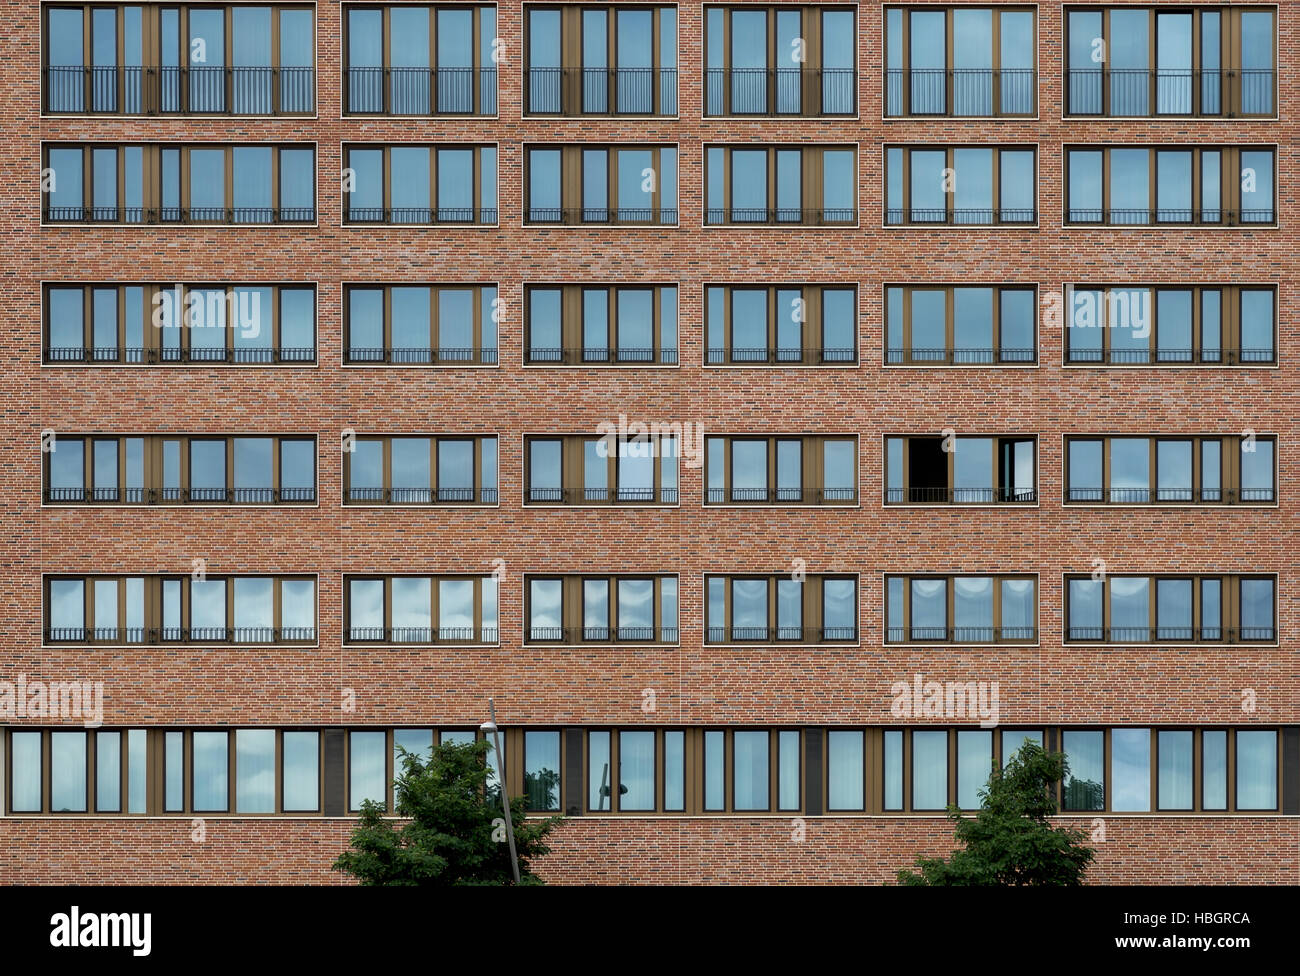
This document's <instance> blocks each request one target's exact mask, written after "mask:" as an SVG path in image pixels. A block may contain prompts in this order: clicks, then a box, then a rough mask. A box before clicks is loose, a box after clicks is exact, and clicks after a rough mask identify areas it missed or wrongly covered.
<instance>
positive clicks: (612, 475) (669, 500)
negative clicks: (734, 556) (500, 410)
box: [523, 431, 683, 508]
mask: <svg viewBox="0 0 1300 976" xmlns="http://www.w3.org/2000/svg"><path fill="white" fill-rule="evenodd" d="M607 438H612V439H611V440H608V441H607V443H608V444H609V445H610V446H614V449H613V450H609V449H608V448H607V450H606V454H607V456H606V457H605V458H604V459H603V460H605V461H606V462H607V463H608V467H607V469H606V473H605V487H604V488H603V489H592V490H588V489H587V487H586V477H585V474H586V471H585V468H586V465H585V453H586V445H587V444H588V442H597V441H602V440H607ZM664 439H667V435H665V437H664ZM675 439H676V441H677V443H676V446H675V448H674V451H675V452H676V453H674V454H673V455H672V456H671V457H670V458H665V457H664V454H665V451H664V449H663V448H661V447H660V446H659V445H660V441H661V437H660V435H658V434H650V433H646V434H645V435H644V437H642V436H634V435H633V433H632V432H631V431H629V432H628V436H620V435H619V434H618V433H617V432H614V433H612V434H610V435H601V434H549V433H548V434H527V433H526V434H524V438H523V457H524V505H525V507H528V506H542V505H551V506H554V505H563V506H586V507H600V508H604V507H609V506H615V507H622V508H628V507H631V508H637V507H642V508H644V507H655V508H658V507H672V506H675V505H678V504H679V503H680V499H681V468H682V465H681V457H682V450H683V444H682V440H683V438H681V437H676V438H675ZM539 442H551V443H557V444H559V445H560V486H559V488H554V487H534V485H533V477H532V467H533V458H532V445H533V444H534V443H539ZM642 443H644V444H647V446H648V450H649V451H650V454H651V460H652V462H653V473H652V475H651V479H652V484H651V488H650V493H651V495H652V496H653V497H651V498H645V497H642V496H641V491H640V490H638V489H628V490H627V494H626V496H625V497H620V496H621V495H622V494H623V492H624V490H623V489H620V487H619V476H618V475H619V461H620V457H621V455H622V454H623V451H622V446H623V445H624V444H628V445H639V444H642ZM665 460H671V461H672V462H673V466H674V467H675V469H676V471H677V477H676V479H675V484H674V486H673V487H665V486H664V461H665ZM595 492H600V494H599V495H598V494H595ZM556 493H558V497H555V495H556ZM602 496H603V497H602Z"/></svg>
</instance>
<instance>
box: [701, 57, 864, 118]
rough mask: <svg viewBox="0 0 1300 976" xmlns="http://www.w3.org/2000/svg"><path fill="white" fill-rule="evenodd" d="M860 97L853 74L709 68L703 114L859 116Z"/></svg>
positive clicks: (834, 70) (837, 70)
mask: <svg viewBox="0 0 1300 976" xmlns="http://www.w3.org/2000/svg"><path fill="white" fill-rule="evenodd" d="M810 91H811V92H813V93H814V97H812V98H809V97H808V93H809V92H810ZM857 91H858V73H857V72H856V71H855V70H854V69H852V68H808V67H804V66H800V67H796V68H731V69H727V68H705V69H704V104H705V112H704V114H705V115H706V116H727V115H767V116H772V115H803V116H823V115H825V116H846V115H855V114H856V113H857V110H858V107H857V106H858V99H857ZM810 103H811V104H810Z"/></svg>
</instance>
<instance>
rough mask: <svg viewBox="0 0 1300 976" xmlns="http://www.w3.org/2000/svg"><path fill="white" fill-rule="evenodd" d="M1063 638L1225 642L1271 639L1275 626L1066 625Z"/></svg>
mask: <svg viewBox="0 0 1300 976" xmlns="http://www.w3.org/2000/svg"><path fill="white" fill-rule="evenodd" d="M1065 639H1066V640H1067V641H1075V642H1087V643H1093V644H1151V643H1154V642H1156V641H1182V642H1184V643H1194V644H1202V643H1228V644H1236V643H1239V642H1251V641H1272V640H1276V639H1277V629H1276V628H1275V627H1271V626H1268V627H1192V626H1191V625H1182V626H1175V627H1161V626H1156V627H1066V628H1065Z"/></svg>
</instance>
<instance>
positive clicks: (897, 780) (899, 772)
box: [885, 729, 903, 810]
mask: <svg viewBox="0 0 1300 976" xmlns="http://www.w3.org/2000/svg"><path fill="white" fill-rule="evenodd" d="M885 809H886V810H901V809H903V733H902V732H901V731H900V730H898V729H886V730H885Z"/></svg>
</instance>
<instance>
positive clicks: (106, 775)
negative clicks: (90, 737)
mask: <svg viewBox="0 0 1300 976" xmlns="http://www.w3.org/2000/svg"><path fill="white" fill-rule="evenodd" d="M95 810H96V811H97V812H99V813H120V812H121V810H122V733H120V732H97V733H96V734H95Z"/></svg>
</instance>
